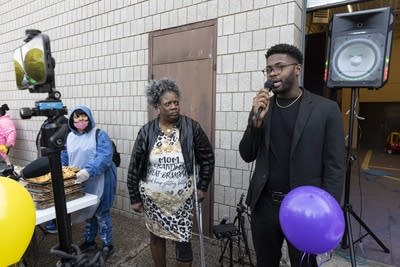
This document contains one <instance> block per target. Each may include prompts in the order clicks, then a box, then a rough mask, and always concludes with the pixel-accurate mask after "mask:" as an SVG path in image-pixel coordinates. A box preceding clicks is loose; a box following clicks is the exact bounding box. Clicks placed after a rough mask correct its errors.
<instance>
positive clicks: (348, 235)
mask: <svg viewBox="0 0 400 267" xmlns="http://www.w3.org/2000/svg"><path fill="white" fill-rule="evenodd" d="M355 102H356V88H351V106H350V118H349V136H348V143H347V157H346V164H347V169H346V181H345V194H344V204H343V209H344V215H345V222H346V225H345V226H346V227H345V232H344V234H343V238H342V243H341V247H342V248H344V249H346V248H348V247H350V259H351V266H352V267H354V266H356V265H357V264H356V260H355V253H354V244H356V243H357V242H360V241H361V240H362V239H363V238H364V237H366V236H367V235H368V234H369V235H371V236H372V238H373V239H374V240H375V241H376V242H377V243H378V244H379V246H380V247H381V248H382V249H383V251H384V252H385V253H390V251H389V249H388V248H387V247H386V246H385V245H384V244H383V242H382V241H380V240H379V238H378V237H377V236H376V235H375V234H374V233H373V232H372V231H371V229H370V228H369V227H368V226H367V225H366V224H365V223H364V222H363V221H362V220H361V218H360V217H359V216H357V214H356V213H355V212H354V211H353V208H352V206H351V204H350V201H349V199H350V198H349V194H350V179H351V169H352V168H351V166H352V162H353V160H355V156H354V155H353V154H352V142H353V126H354V112H355ZM350 216H353V218H354V219H356V221H357V222H358V223H359V224H360V225H361V226H362V227H363V228H364V229H365V230H366V232H367V233H366V234H364V235H363V236H361V237H360V238H358V239H357V240H356V241H353V234H352V230H351V220H350ZM347 238H348V239H349V240H347ZM347 241H348V242H347Z"/></svg>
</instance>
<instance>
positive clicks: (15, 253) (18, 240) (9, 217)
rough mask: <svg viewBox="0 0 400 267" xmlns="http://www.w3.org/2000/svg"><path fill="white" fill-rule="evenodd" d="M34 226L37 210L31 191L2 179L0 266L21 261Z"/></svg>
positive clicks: (7, 179)
mask: <svg viewBox="0 0 400 267" xmlns="http://www.w3.org/2000/svg"><path fill="white" fill-rule="evenodd" d="M35 224H36V209H35V204H34V203H33V200H32V197H31V195H30V194H29V192H28V191H27V190H26V189H25V188H24V187H23V186H22V185H21V184H20V183H18V182H16V181H14V180H12V179H10V178H7V177H2V176H0V239H1V242H0V267H3V266H9V265H11V264H14V263H17V262H19V261H20V260H21V257H22V255H23V254H24V252H25V250H26V248H27V247H28V245H29V242H30V240H31V238H32V235H33V231H34V229H35Z"/></svg>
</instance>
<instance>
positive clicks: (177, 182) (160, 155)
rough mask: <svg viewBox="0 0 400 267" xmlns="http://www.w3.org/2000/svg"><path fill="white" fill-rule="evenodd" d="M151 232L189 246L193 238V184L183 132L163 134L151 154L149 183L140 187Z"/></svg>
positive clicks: (143, 183)
mask: <svg viewBox="0 0 400 267" xmlns="http://www.w3.org/2000/svg"><path fill="white" fill-rule="evenodd" d="M140 195H141V198H142V201H143V206H144V212H145V222H146V227H147V229H148V230H149V231H150V232H151V233H153V234H155V235H156V236H159V237H161V238H166V239H170V240H174V241H179V242H182V241H185V242H189V241H190V239H191V235H192V226H193V223H192V216H193V214H192V210H193V181H192V177H189V176H188V174H187V172H186V168H185V163H184V159H183V155H182V148H181V144H180V142H179V130H178V129H177V128H173V129H172V131H171V132H168V133H167V134H165V133H163V132H161V134H160V135H159V136H158V138H157V141H156V143H155V144H154V147H153V149H152V151H151V153H150V158H149V165H148V170H147V179H146V181H142V182H141V183H140Z"/></svg>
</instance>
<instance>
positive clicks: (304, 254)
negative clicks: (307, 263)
mask: <svg viewBox="0 0 400 267" xmlns="http://www.w3.org/2000/svg"><path fill="white" fill-rule="evenodd" d="M305 256H306V253H305V252H303V256H301V260H300V265H301V264H302V263H303V260H304V257H305Z"/></svg>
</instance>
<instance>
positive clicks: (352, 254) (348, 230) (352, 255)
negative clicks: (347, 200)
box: [345, 205, 357, 267]
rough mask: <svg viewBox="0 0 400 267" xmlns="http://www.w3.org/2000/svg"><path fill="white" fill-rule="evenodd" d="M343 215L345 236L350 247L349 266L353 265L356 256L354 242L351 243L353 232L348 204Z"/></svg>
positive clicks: (353, 266)
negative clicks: (345, 228) (345, 229)
mask: <svg viewBox="0 0 400 267" xmlns="http://www.w3.org/2000/svg"><path fill="white" fill-rule="evenodd" d="M345 216H346V218H345V219H346V227H347V237H348V238H349V247H350V259H351V266H352V267H355V266H357V264H356V256H355V254H354V243H353V234H352V233H353V232H352V231H351V221H350V213H349V206H348V205H346V207H345Z"/></svg>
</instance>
